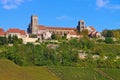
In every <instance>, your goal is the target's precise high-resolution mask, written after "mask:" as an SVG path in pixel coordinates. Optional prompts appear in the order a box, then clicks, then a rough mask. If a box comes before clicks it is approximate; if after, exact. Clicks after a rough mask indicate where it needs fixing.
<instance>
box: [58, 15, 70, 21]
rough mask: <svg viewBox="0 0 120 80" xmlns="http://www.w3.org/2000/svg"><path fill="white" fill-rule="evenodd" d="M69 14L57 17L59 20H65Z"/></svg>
mask: <svg viewBox="0 0 120 80" xmlns="http://www.w3.org/2000/svg"><path fill="white" fill-rule="evenodd" d="M67 18H68V16H58V17H56V19H57V20H63V19H67Z"/></svg>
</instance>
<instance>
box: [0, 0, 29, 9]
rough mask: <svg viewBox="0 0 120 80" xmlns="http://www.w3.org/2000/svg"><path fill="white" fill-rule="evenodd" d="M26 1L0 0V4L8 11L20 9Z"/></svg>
mask: <svg viewBox="0 0 120 80" xmlns="http://www.w3.org/2000/svg"><path fill="white" fill-rule="evenodd" d="M24 1H25V0H0V2H1V3H2V5H3V8H4V9H7V10H10V9H15V8H18V7H19V6H20V5H21V4H22V3H23V2H24ZM26 1H31V0H26Z"/></svg>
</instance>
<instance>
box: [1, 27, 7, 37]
mask: <svg viewBox="0 0 120 80" xmlns="http://www.w3.org/2000/svg"><path fill="white" fill-rule="evenodd" d="M0 35H4V36H5V35H6V32H4V30H3V29H2V28H0Z"/></svg>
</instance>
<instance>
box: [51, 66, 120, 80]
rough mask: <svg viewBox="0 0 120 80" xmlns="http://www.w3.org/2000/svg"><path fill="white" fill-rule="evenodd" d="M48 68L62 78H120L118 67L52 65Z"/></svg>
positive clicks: (113, 79)
mask: <svg viewBox="0 0 120 80" xmlns="http://www.w3.org/2000/svg"><path fill="white" fill-rule="evenodd" d="M50 69H51V70H52V71H53V72H54V73H55V74H56V75H58V76H59V77H60V78H61V79H62V80H120V76H119V74H120V69H108V68H104V69H99V68H98V69H97V68H81V67H69V66H67V67H62V66H61V67H56V66H55V67H54V66H52V67H51V68H50Z"/></svg>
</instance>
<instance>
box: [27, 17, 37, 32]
mask: <svg viewBox="0 0 120 80" xmlns="http://www.w3.org/2000/svg"><path fill="white" fill-rule="evenodd" d="M37 31H38V16H35V15H33V16H31V23H30V24H29V27H28V33H30V34H37Z"/></svg>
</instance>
